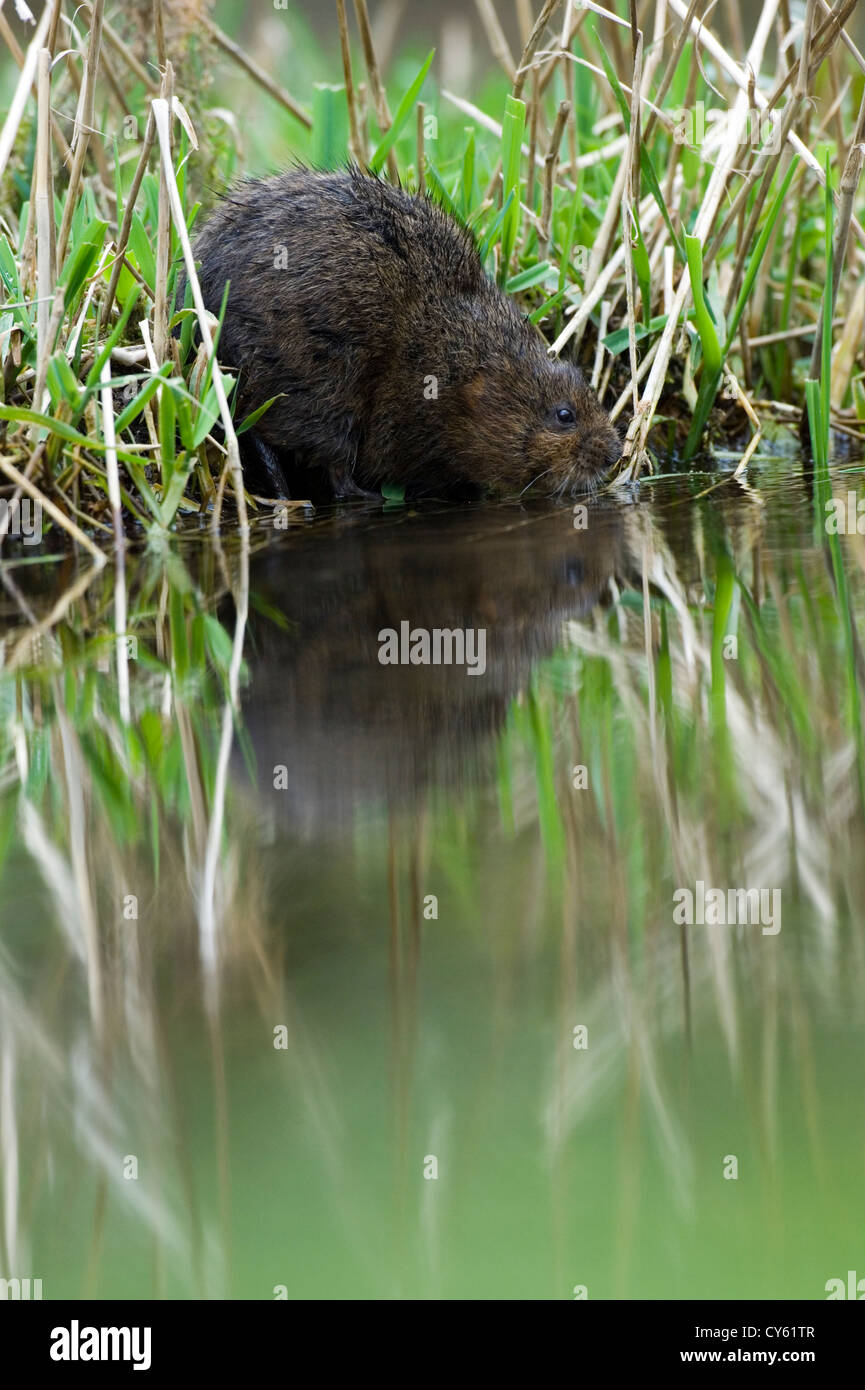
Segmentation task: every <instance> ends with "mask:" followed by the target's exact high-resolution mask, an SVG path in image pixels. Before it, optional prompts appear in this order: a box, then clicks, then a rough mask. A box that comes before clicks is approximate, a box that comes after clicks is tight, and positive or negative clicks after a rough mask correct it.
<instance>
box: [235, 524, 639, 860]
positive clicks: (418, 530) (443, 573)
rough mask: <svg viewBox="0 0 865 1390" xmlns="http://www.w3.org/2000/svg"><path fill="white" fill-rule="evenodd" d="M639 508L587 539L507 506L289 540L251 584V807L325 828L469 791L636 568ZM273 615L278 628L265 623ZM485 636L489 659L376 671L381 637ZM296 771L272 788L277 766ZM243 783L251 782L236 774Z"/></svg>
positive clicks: (261, 559) (247, 704)
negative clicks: (547, 674) (473, 670)
mask: <svg viewBox="0 0 865 1390" xmlns="http://www.w3.org/2000/svg"><path fill="white" fill-rule="evenodd" d="M634 510H635V509H631V508H625V509H619V508H612V507H610V508H603V509H601V508H594V509H593V514H592V524H591V527H590V529H589V530H587V531H577V530H574V529H573V526H572V524H571V517H570V514H569V512H568V511H565V510H558V509H557V510H556V511H554V512H550V513H545V514H541V515H537V514H535V515H531V514H529V515H528V516H527V515H526V514H524V513H522V512H519V511H515V510H512V509H510V508H507V509H501V508H491V509H487V508H482V509H471V510H469V511H464V510H459V511H457V510H448V511H447V512H445V513H444V514H442V513H441V512H439V513H438V514H437V515H435V516H432V517H424V516H423V515H422V514H421V515H420V516H403V517H401V518H399V519H396V520H394V521H392V523H391V524H388V523H387V521H386V520H385V521H383V520H381V519H377V520H376V524H374V525H371V524H370V521H369V518H368V517H364V516H363V515H358V516H356V517H353V518H343V519H342V520H339V521H336V522H333V523H325V524H318V525H314V526H312V527H311V528H310V531H309V533H308V534H307V535H304V534H300V535H291V534H289V535H287V536H286V537H285V538H284V540H283V541H282V542H281V543H279V544H274V545H272V546H270V547H268V548H267V549H266V550H265V551H263V552H262V553H261V554H260V555H258V556H257V557H256V558H255V560H254V562H253V565H252V572H251V576H250V599H251V611H250V620H249V633H248V644H247V658H248V661H249V670H250V682H249V686H248V687H247V689H246V692H245V694H244V698H243V724H244V726H245V729H246V731H247V733H248V735H249V738H250V741H251V744H252V747H253V749H254V752H255V759H256V764H257V800H258V803H259V804H260V805H261V806H265V805H266V806H268V807H270V809H271V810H272V811H273V813H274V815H275V816H277V817H278V818H280V819H287V820H289V821H290V822H292V823H293V824H294V825H295V826H298V827H300V826H302V827H303V828H305V829H306V830H309V831H315V832H319V833H320V832H326V831H327V830H328V828H334V829H336V828H338V827H339V826H340V825H344V824H345V822H346V821H347V820H350V819H351V817H352V816H353V814H354V813H355V812H356V810H357V809H358V807H360V806H361V805H363V804H368V803H381V802H386V803H387V804H389V805H390V806H392V807H394V808H396V807H407V806H409V805H411V804H412V803H413V802H414V801H415V800H416V799H417V798H418V797H422V796H423V795H424V793H425V791H426V790H427V789H428V788H430V787H433V786H438V787H445V786H459V785H466V784H469V783H471V782H472V781H474V779H475V777H476V775H477V773H478V771H479V769H480V767H482V766H485V765H486V762H487V760H488V759H489V758H491V757H492V756H493V754H494V751H495V742H494V740H495V734H496V733H497V731H498V730H500V729H501V727H502V726H503V724H504V722H505V719H506V717H507V712H508V709H509V706H510V703H511V701H512V700H513V699H514V697H515V696H518V695H519V694H520V693H521V692H522V691H524V690H525V689H526V688H527V685H528V683H529V680H530V677H531V672H532V669H533V666H534V664H535V663H536V662H537V661H539V660H542V659H543V658H544V657H545V656H547V655H548V654H549V653H550V652H552V651H553V650H554V649H555V648H556V647H557V646H558V645H559V644H560V643H561V642H562V640H563V623H564V621H565V619H568V618H579V617H582V616H585V615H587V614H588V613H589V612H591V610H592V608H593V607H594V606H595V605H596V604H597V603H598V602H601V601H603V600H604V598H605V596H606V595H607V594H608V593H609V581H610V579H611V578H612V577H616V578H618V579H619V580H622V579H623V578H625V577H626V576H627V575H628V574H629V573H630V572H631V571H632V570H633V565H634V562H633V560H632V558H631V547H630V544H629V541H628V527H627V524H626V523H627V521H628V519H629V514H630V512H631V511H634ZM273 611H277V612H278V613H280V614H281V615H282V619H281V621H279V622H275V621H272V620H271V618H270V617H268V616H265V615H267V614H269V613H271V612H273ZM405 621H407V622H408V623H410V624H411V627H412V629H426V630H428V631H431V630H434V629H436V628H447V629H459V630H462V631H467V630H472V631H474V632H475V633H479V632H481V631H482V632H483V633H484V634H485V640H484V656H485V665H484V670H483V673H482V674H477V675H476V676H471V675H470V674H469V671H468V663H466V664H463V665H459V664H453V665H435V664H429V665H412V664H399V665H389V664H387V665H386V664H383V663H382V660H381V657H380V651H381V647H382V640H381V634H382V632H383V631H387V630H396V631H399V628H400V624H401V623H402V622H405ZM276 766H281V767H284V768H285V769H286V776H287V784H286V787H285V790H275V789H274V782H273V769H274V767H276ZM238 775H239V776H240V777H241V778H243V777H244V772H243V771H242V770H241V768H240V766H239V765H238Z"/></svg>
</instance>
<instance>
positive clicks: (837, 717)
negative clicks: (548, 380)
mask: <svg viewBox="0 0 865 1390" xmlns="http://www.w3.org/2000/svg"><path fill="white" fill-rule="evenodd" d="M711 481H712V480H710V479H707V478H693V479H689V480H687V481H683V480H678V481H677V480H668V481H660V482H654V483H650V484H648V485H645V486H643V487H642V488H641V491H640V494H639V496H638V497H630V496H629V497H627V498H623V499H622V500H612V499H600V500H598V501H597V502H595V503H592V504H591V505H590V506H589V508H588V512H587V515H586V517H585V525H584V526H582V525H581V524H580V523H581V522H582V521H583V518H582V516H581V515H580V514H577V516H576V517H575V515H574V513H573V511H572V509H571V508H570V507H563V506H558V507H547V506H545V507H536V508H531V509H527V508H523V507H519V506H516V505H501V506H480V505H479V506H476V507H469V508H455V507H451V508H446V507H436V506H430V507H429V508H425V509H423V510H421V511H413V510H411V509H405V508H401V507H398V506H389V507H385V508H384V509H382V508H366V507H352V508H346V509H343V510H337V511H334V512H331V513H326V514H325V513H319V514H317V515H315V516H312V515H307V514H304V513H302V512H299V513H296V514H292V516H291V517H290V518H289V522H288V525H287V526H286V527H285V528H284V529H274V528H273V527H272V526H270V525H266V524H262V525H259V526H258V527H257V528H256V530H255V533H254V537H253V543H252V554H251V556H250V557H249V558H248V560H246V559H245V558H244V556H243V554H242V552H241V551H240V549H239V547H238V546H237V544H236V543H234V544H233V543H231V542H230V541H229V539H228V538H224V539H223V542H222V544H221V545H214V544H213V542H212V540H211V539H210V538H209V536H208V534H207V533H206V532H205V531H203V530H202V531H199V530H197V529H194V530H192V531H187V532H186V534H184V535H183V536H180V537H177V538H174V539H172V540H171V541H166V542H164V543H163V544H162V545H159V546H157V545H151V546H150V547H146V546H144V545H142V546H140V547H136V548H134V549H133V551H132V552H131V553H130V554H129V555H128V556H127V560H126V568H125V579H124V583H125V587H126V590H127V604H128V619H127V621H126V625H125V628H126V632H127V633H128V634H129V635H131V636H132V637H134V638H135V639H136V643H137V648H136V649H135V650H133V651H132V652H131V653H130V654H129V655H130V656H131V658H132V659H130V660H128V663H127V667H128V683H129V696H128V700H129V717H128V719H127V718H126V707H125V700H126V697H125V694H124V684H123V677H122V675H121V676H120V679H118V671H119V665H120V666H122V665H123V664H124V663H123V661H122V660H120V662H119V664H118V655H117V650H116V643H115V641H114V638H113V636H112V633H113V630H114V624H115V613H116V607H115V604H116V586H117V583H118V577H117V573H116V571H115V569H114V566H113V565H111V564H110V565H109V566H108V567H106V569H105V570H103V571H102V572H101V573H98V574H91V573H89V572H88V565H87V561H86V560H85V559H79V558H77V557H75V556H66V557H63V556H60V557H54V558H53V559H52V561H51V563H42V562H41V560H40V562H39V563H34V557H33V555H32V552H28V551H26V550H25V549H21V550H19V551H17V552H15V553H14V554H13V555H12V556H11V558H10V560H9V561H8V562H7V568H6V569H5V571H4V587H3V589H2V591H0V619H2V624H3V632H4V645H3V655H4V662H5V664H4V667H3V670H2V671H0V704H2V712H3V718H2V735H0V740H2V741H0V755H2V761H0V856H2V859H0V869H2V879H0V894H2V898H0V903H2V921H0V1117H2V1143H0V1165H2V1179H3V1181H2V1190H3V1199H2V1220H0V1234H2V1240H0V1275H2V1276H5V1277H18V1278H26V1277H31V1278H41V1279H42V1281H43V1296H44V1297H45V1298H57V1297H76V1296H82V1295H83V1296H88V1297H97V1298H104V1297H121V1298H133V1297H137V1298H153V1297H162V1296H170V1297H225V1296H228V1297H232V1298H273V1297H274V1294H275V1291H276V1292H277V1293H281V1292H283V1291H284V1292H285V1293H286V1294H287V1296H288V1297H290V1298H293V1297H306V1298H309V1297H324V1298H343V1297H345V1298H357V1297H384V1298H399V1297H411V1298H417V1297H420V1298H441V1297H445V1298H565V1299H570V1298H573V1297H574V1294H575V1290H577V1292H578V1293H579V1292H581V1291H582V1290H585V1291H586V1292H587V1295H588V1297H589V1298H611V1297H626V1298H640V1297H651V1298H687V1297H697V1298H710V1297H720V1298H775V1297H779V1298H794V1297H802V1298H822V1297H825V1285H826V1282H827V1281H828V1280H830V1279H832V1278H835V1277H841V1278H844V1279H846V1275H847V1271H848V1270H849V1269H858V1270H861V1272H862V1275H863V1276H865V1244H863V1237H862V1216H863V1202H862V1190H863V1156H865V1108H863V1098H862V1057H863V1035H865V1027H863V1002H862V1001H863V986H865V936H863V914H862V910H861V903H862V896H863V889H865V883H863V878H865V857H863V847H865V841H863V768H865V761H863V748H862V735H861V694H862V681H863V662H862V653H861V649H860V645H859V632H860V631H861V626H862V622H863V619H865V594H863V580H862V569H863V560H865V543H863V539H862V537H860V536H859V535H857V534H852V535H840V536H837V537H830V536H829V535H828V534H827V532H826V529H825V526H824V525H823V523H822V512H821V503H820V502H819V501H815V497H814V492H813V488H812V486H811V484H810V482H809V480H808V477H807V475H805V474H803V471H802V467H801V464H800V463H797V462H796V461H793V460H790V459H780V460H772V459H763V460H762V461H761V462H760V464H759V466H758V468H757V469H756V470H755V471H754V475H753V485H742V484H739V483H733V482H727V483H725V484H724V485H723V486H721V487H717V488H715V489H714V490H712V491H710V492H708V493H707V494H706V495H704V496H698V495H697V494H699V493H701V492H702V491H703V490H704V489H705V488H707V487H709V486H710V483H711ZM715 481H716V480H715ZM833 487H834V490H835V492H836V494H837V495H838V497H840V498H843V497H845V495H846V493H847V491H848V489H852V490H853V491H854V492H855V493H856V495H857V496H859V495H861V475H860V473H858V472H854V471H850V472H842V471H840V470H839V471H838V472H837V473H836V474H835V475H833ZM575 522H576V525H575ZM403 622H407V623H409V624H410V625H411V628H412V629H413V630H416V629H424V630H428V631H430V632H432V631H433V630H434V629H448V630H456V629H459V630H471V631H472V632H473V633H480V632H483V633H484V634H485V639H484V640H485V650H484V657H485V662H484V669H483V671H482V673H481V672H480V670H479V671H478V673H477V674H475V675H471V674H469V671H468V669H467V667H466V666H465V665H463V666H457V665H449V666H447V665H438V666H432V665H411V664H409V665H385V664H382V662H381V661H380V660H379V652H380V636H379V635H380V633H381V632H382V631H384V630H386V629H394V630H396V631H397V632H399V630H400V624H401V623H403ZM34 624H38V625H39V629H40V630H39V634H38V636H37V637H36V638H34V637H33V625H34ZM233 644H234V654H235V658H236V659H235V663H234V672H235V674H236V676H237V691H238V697H239V699H238V704H239V708H238V710H237V711H236V716H235V717H232V700H231V694H232V688H233V687H232V652H233ZM241 652H242V658H243V661H242V665H238V662H239V658H240V656H241ZM698 884H703V885H704V889H703V891H704V893H705V891H708V890H709V889H711V888H713V887H715V888H720V889H723V890H724V891H725V893H726V890H727V889H729V888H733V889H742V890H745V889H751V888H756V889H761V890H764V891H765V892H766V894H767V895H770V894H775V893H779V894H780V898H779V899H777V898H772V897H768V896H767V898H766V900H765V901H766V902H767V903H771V902H778V901H779V902H780V913H779V914H777V915H776V917H775V918H774V919H773V921H772V922H771V923H768V924H767V921H766V920H765V919H761V920H760V921H746V922H744V923H741V922H740V923H738V924H737V923H732V924H729V923H725V924H723V925H706V924H705V923H704V922H694V923H693V924H690V925H687V924H682V923H680V922H677V921H676V920H675V912H674V895H675V894H677V892H679V891H680V890H682V889H688V890H690V891H692V892H694V893H695V894H696V893H697V892H698V891H699V890H698V888H697V885H698ZM676 901H681V899H676ZM776 928H779V929H776ZM575 1030H576V1031H575ZM583 1044H585V1045H583ZM433 1174H435V1176H433Z"/></svg>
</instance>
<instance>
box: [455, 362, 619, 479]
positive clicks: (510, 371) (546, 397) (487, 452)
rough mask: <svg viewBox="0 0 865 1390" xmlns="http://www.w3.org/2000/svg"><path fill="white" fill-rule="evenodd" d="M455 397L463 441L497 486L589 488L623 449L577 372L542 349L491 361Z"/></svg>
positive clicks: (484, 475)
mask: <svg viewBox="0 0 865 1390" xmlns="http://www.w3.org/2000/svg"><path fill="white" fill-rule="evenodd" d="M461 396H462V406H463V410H464V412H465V414H464V429H465V431H466V432H467V433H468V435H469V438H468V439H467V440H466V447H467V449H468V450H470V451H471V453H472V455H473V456H474V458H475V459H476V463H475V467H476V469H477V471H478V474H479V477H480V479H481V480H482V481H484V482H487V483H489V484H490V485H491V486H492V487H493V489H494V490H496V491H498V492H503V493H525V494H526V495H527V496H530V497H541V496H558V497H563V496H567V495H571V494H574V493H583V492H592V491H594V490H595V488H596V487H597V486H598V484H599V483H600V482H601V481H602V480H603V478H604V477H605V476H606V475H607V474H608V473H609V471H610V470H611V469H612V467H613V465H614V464H615V463H616V462H617V460H618V458H619V456H620V455H621V451H622V449H621V441H620V439H619V436H618V434H617V433H616V430H615V429H614V428H613V426H612V425H611V423H610V420H609V416H608V415H607V413H606V411H605V410H603V409H602V407H601V405H600V403H599V402H598V398H597V396H596V395H595V394H594V392H593V391H592V389H591V388H590V386H589V385H588V383H587V381H586V379H585V377H584V376H583V373H582V372H581V371H580V370H579V368H577V367H574V366H572V365H571V364H570V363H568V362H560V361H555V360H553V359H551V358H549V357H547V356H546V354H545V353H544V352H541V353H540V354H538V355H537V356H535V355H533V356H532V358H531V359H530V360H526V359H518V360H515V361H511V360H508V359H507V358H503V359H501V360H499V361H494V362H492V363H491V364H490V365H489V366H487V367H486V368H484V370H483V371H481V372H478V374H477V375H476V376H475V377H474V378H473V379H472V380H471V381H470V382H469V383H468V384H467V385H466V386H465V387H464V388H463V389H462V392H461ZM460 452H461V453H462V452H464V451H463V450H460Z"/></svg>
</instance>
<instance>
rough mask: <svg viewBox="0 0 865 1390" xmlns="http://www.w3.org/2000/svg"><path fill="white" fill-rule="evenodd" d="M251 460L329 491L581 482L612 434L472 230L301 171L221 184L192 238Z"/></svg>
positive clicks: (435, 210)
mask: <svg viewBox="0 0 865 1390" xmlns="http://www.w3.org/2000/svg"><path fill="white" fill-rule="evenodd" d="M195 255H196V259H197V260H198V261H200V264H201V271H200V276H201V285H202V292H203V295H204V301H205V304H206V305H207V307H208V309H210V310H211V311H212V312H213V313H218V312H219V309H220V305H221V302H222V297H223V293H224V289H225V284H226V281H230V282H231V288H230V293H229V300H228V309H227V312H226V317H225V323H224V328H223V333H222V338H221V341H220V346H219V356H220V360H221V361H223V362H224V363H225V364H226V365H227V366H229V367H233V368H235V369H236V370H237V371H238V372H239V382H238V399H237V415H238V418H243V417H244V416H246V415H247V414H249V413H250V412H251V411H253V410H255V409H256V408H257V407H258V406H260V405H261V404H263V402H265V401H266V400H268V399H269V398H270V397H273V396H278V397H279V399H278V400H276V401H275V403H274V404H273V405H272V406H271V407H270V409H269V410H268V411H267V412H266V413H265V414H264V415H263V416H262V417H261V419H260V420H259V422H258V423H257V424H256V426H255V428H254V430H253V431H251V432H250V434H247V435H244V436H243V437H242V439H243V442H244V444H245V448H246V457H245V459H244V466H245V467H247V466H249V464H250V448H251V449H252V451H254V456H253V458H252V463H253V465H254V464H255V463H256V461H257V464H258V471H259V473H261V471H262V470H263V471H264V473H265V475H266V476H267V478H268V479H269V481H270V483H271V484H272V485H273V488H274V489H276V490H283V491H287V490H288V488H289V487H290V485H291V482H292V479H293V478H296V476H297V473H298V470H301V471H302V470H306V471H307V476H312V475H317V476H319V477H321V478H322V480H323V481H324V483H325V485H326V488H327V491H328V493H329V494H332V495H335V496H344V495H346V494H349V493H352V492H356V491H358V490H361V491H368V490H378V489H379V488H380V487H381V485H382V484H386V483H388V484H391V485H396V486H404V487H405V490H406V493H407V495H409V496H418V495H422V494H424V493H427V494H429V493H434V494H438V495H441V494H442V493H445V494H447V493H455V492H456V493H459V492H469V493H471V492H475V491H476V492H483V491H492V492H496V493H500V494H505V495H508V494H515V493H520V492H523V491H525V490H527V489H528V490H529V491H530V492H531V494H532V495H538V494H541V493H547V494H563V493H566V492H581V491H585V490H590V489H591V488H592V487H593V486H594V485H595V484H596V482H597V481H598V479H599V478H600V477H601V476H602V475H603V473H604V472H605V471H606V470H607V469H608V468H609V467H610V466H611V465H612V464H613V463H614V462H615V460H616V459H617V458H618V456H619V439H618V436H617V434H616V432H615V430H614V429H613V428H612V426H611V425H610V422H609V420H608V418H607V416H606V414H605V413H604V411H603V410H602V408H601V406H600V405H599V403H598V401H597V398H596V397H595V395H594V394H593V392H592V391H591V390H590V388H589V387H588V385H587V384H586V381H585V379H584V377H583V375H582V373H581V372H580V371H579V370H578V369H577V368H576V367H574V366H572V365H570V364H569V363H566V362H561V361H557V360H554V359H551V358H550V357H549V355H548V353H547V348H546V344H545V342H544V340H543V338H542V336H541V334H540V333H539V332H538V330H537V329H536V328H535V327H534V326H533V325H532V324H530V323H529V322H528V320H527V319H526V318H525V317H524V316H523V315H522V314H521V313H520V311H519V309H518V308H517V307H516V305H515V304H514V303H513V301H512V300H511V299H509V298H508V297H507V296H506V295H505V294H503V293H502V292H501V291H500V290H499V289H497V288H496V286H495V285H494V284H493V283H492V281H491V280H490V279H489V277H488V276H487V275H486V274H485V272H484V269H483V267H482V265H481V261H480V257H479V255H478V252H477V249H476V247H475V244H474V241H473V239H472V236H471V234H470V232H469V231H467V230H466V229H465V228H463V227H461V226H460V225H459V224H458V223H457V222H455V221H454V220H453V219H452V218H451V217H450V216H449V215H448V214H447V213H446V212H444V211H443V210H442V209H441V208H440V207H438V206H437V205H436V204H434V203H433V202H431V201H430V200H429V199H427V198H425V197H421V196H413V195H411V194H409V193H407V192H405V191H403V190H402V189H399V188H394V187H391V186H390V185H388V184H386V183H384V182H382V181H381V180H380V179H377V178H374V177H372V176H369V175H365V174H362V173H360V172H359V171H350V170H349V171H343V172H339V173H324V172H316V171H313V170H309V169H305V168H295V169H292V170H290V171H289V172H288V173H285V174H281V175H279V176H277V177H275V178H271V179H266V180H263V181H261V182H249V183H245V184H242V185H241V186H240V187H239V188H236V189H234V190H233V191H232V192H231V193H229V194H228V195H227V197H226V198H225V199H224V201H223V202H222V203H221V204H220V205H219V207H218V208H217V210H216V212H215V213H214V214H213V216H212V217H211V218H210V219H209V221H208V222H207V224H206V226H205V228H204V230H203V232H202V233H201V235H200V237H199V238H198V240H197V243H196V246H195Z"/></svg>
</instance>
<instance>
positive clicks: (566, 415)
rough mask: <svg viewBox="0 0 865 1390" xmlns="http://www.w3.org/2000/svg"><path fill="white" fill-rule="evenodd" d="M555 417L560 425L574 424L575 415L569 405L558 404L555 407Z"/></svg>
mask: <svg viewBox="0 0 865 1390" xmlns="http://www.w3.org/2000/svg"><path fill="white" fill-rule="evenodd" d="M556 419H557V420H558V422H559V424H560V425H574V424H576V417H575V415H574V412H573V411H572V410H571V407H570V406H569V405H560V406H557V407H556Z"/></svg>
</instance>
